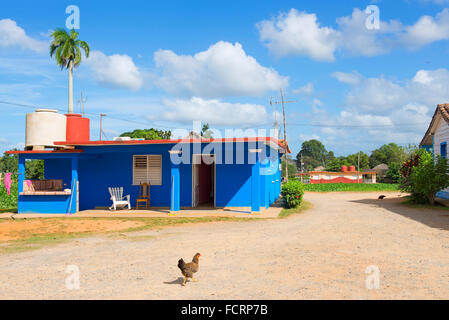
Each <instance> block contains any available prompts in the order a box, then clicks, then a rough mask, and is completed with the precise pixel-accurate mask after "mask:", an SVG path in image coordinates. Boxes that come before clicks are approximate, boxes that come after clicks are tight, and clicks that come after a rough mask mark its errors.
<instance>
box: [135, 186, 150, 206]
mask: <svg viewBox="0 0 449 320" xmlns="http://www.w3.org/2000/svg"><path fill="white" fill-rule="evenodd" d="M150 186H151V185H150V184H149V183H141V184H140V189H139V198H138V199H137V204H136V208H137V209H142V208H145V209H148V208H149V207H150ZM144 204H145V206H143V205H144Z"/></svg>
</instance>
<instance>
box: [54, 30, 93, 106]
mask: <svg viewBox="0 0 449 320" xmlns="http://www.w3.org/2000/svg"><path fill="white" fill-rule="evenodd" d="M78 35H79V34H78V32H76V31H75V30H72V31H70V35H69V34H68V33H67V31H66V30H64V29H55V30H54V31H53V32H52V34H51V37H52V38H53V40H52V42H51V44H50V57H53V55H54V56H55V60H56V63H57V64H58V66H60V67H61V69H64V68H66V69H68V70H69V110H68V112H69V113H73V68H74V67H75V68H76V67H78V66H79V65H80V63H81V50H80V48H81V49H83V51H84V54H85V55H86V58H88V57H89V52H90V48H89V45H88V44H87V42H85V41H82V40H79V39H78Z"/></svg>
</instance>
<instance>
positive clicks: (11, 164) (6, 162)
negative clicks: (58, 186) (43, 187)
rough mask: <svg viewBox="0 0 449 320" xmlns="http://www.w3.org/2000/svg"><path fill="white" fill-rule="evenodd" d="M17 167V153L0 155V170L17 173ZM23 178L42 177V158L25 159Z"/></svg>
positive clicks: (34, 178)
mask: <svg viewBox="0 0 449 320" xmlns="http://www.w3.org/2000/svg"><path fill="white" fill-rule="evenodd" d="M14 150H17V149H14ZM18 167H19V155H18V154H6V153H4V154H3V156H2V157H0V172H2V173H7V172H11V173H13V174H17V172H18ZM25 178H26V179H33V180H36V179H44V160H27V161H26V163H25Z"/></svg>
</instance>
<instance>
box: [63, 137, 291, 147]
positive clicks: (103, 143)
mask: <svg viewBox="0 0 449 320" xmlns="http://www.w3.org/2000/svg"><path fill="white" fill-rule="evenodd" d="M257 141H266V142H269V141H273V142H274V143H276V144H277V145H278V146H279V147H281V148H283V149H285V145H284V144H282V142H280V141H279V140H277V139H276V138H273V137H256V138H249V137H247V138H221V139H162V140H128V141H113V140H101V141H57V142H55V143H54V144H55V145H66V146H67V145H68V146H107V145H139V144H171V143H212V142H257Z"/></svg>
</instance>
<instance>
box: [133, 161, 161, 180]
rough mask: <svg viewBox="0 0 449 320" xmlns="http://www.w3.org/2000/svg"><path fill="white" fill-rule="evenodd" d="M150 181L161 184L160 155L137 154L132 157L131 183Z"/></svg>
mask: <svg viewBox="0 0 449 320" xmlns="http://www.w3.org/2000/svg"><path fill="white" fill-rule="evenodd" d="M144 182H147V183H150V184H151V185H162V155H153V154H152V155H139V156H134V157H133V184H134V185H138V184H140V183H144Z"/></svg>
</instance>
